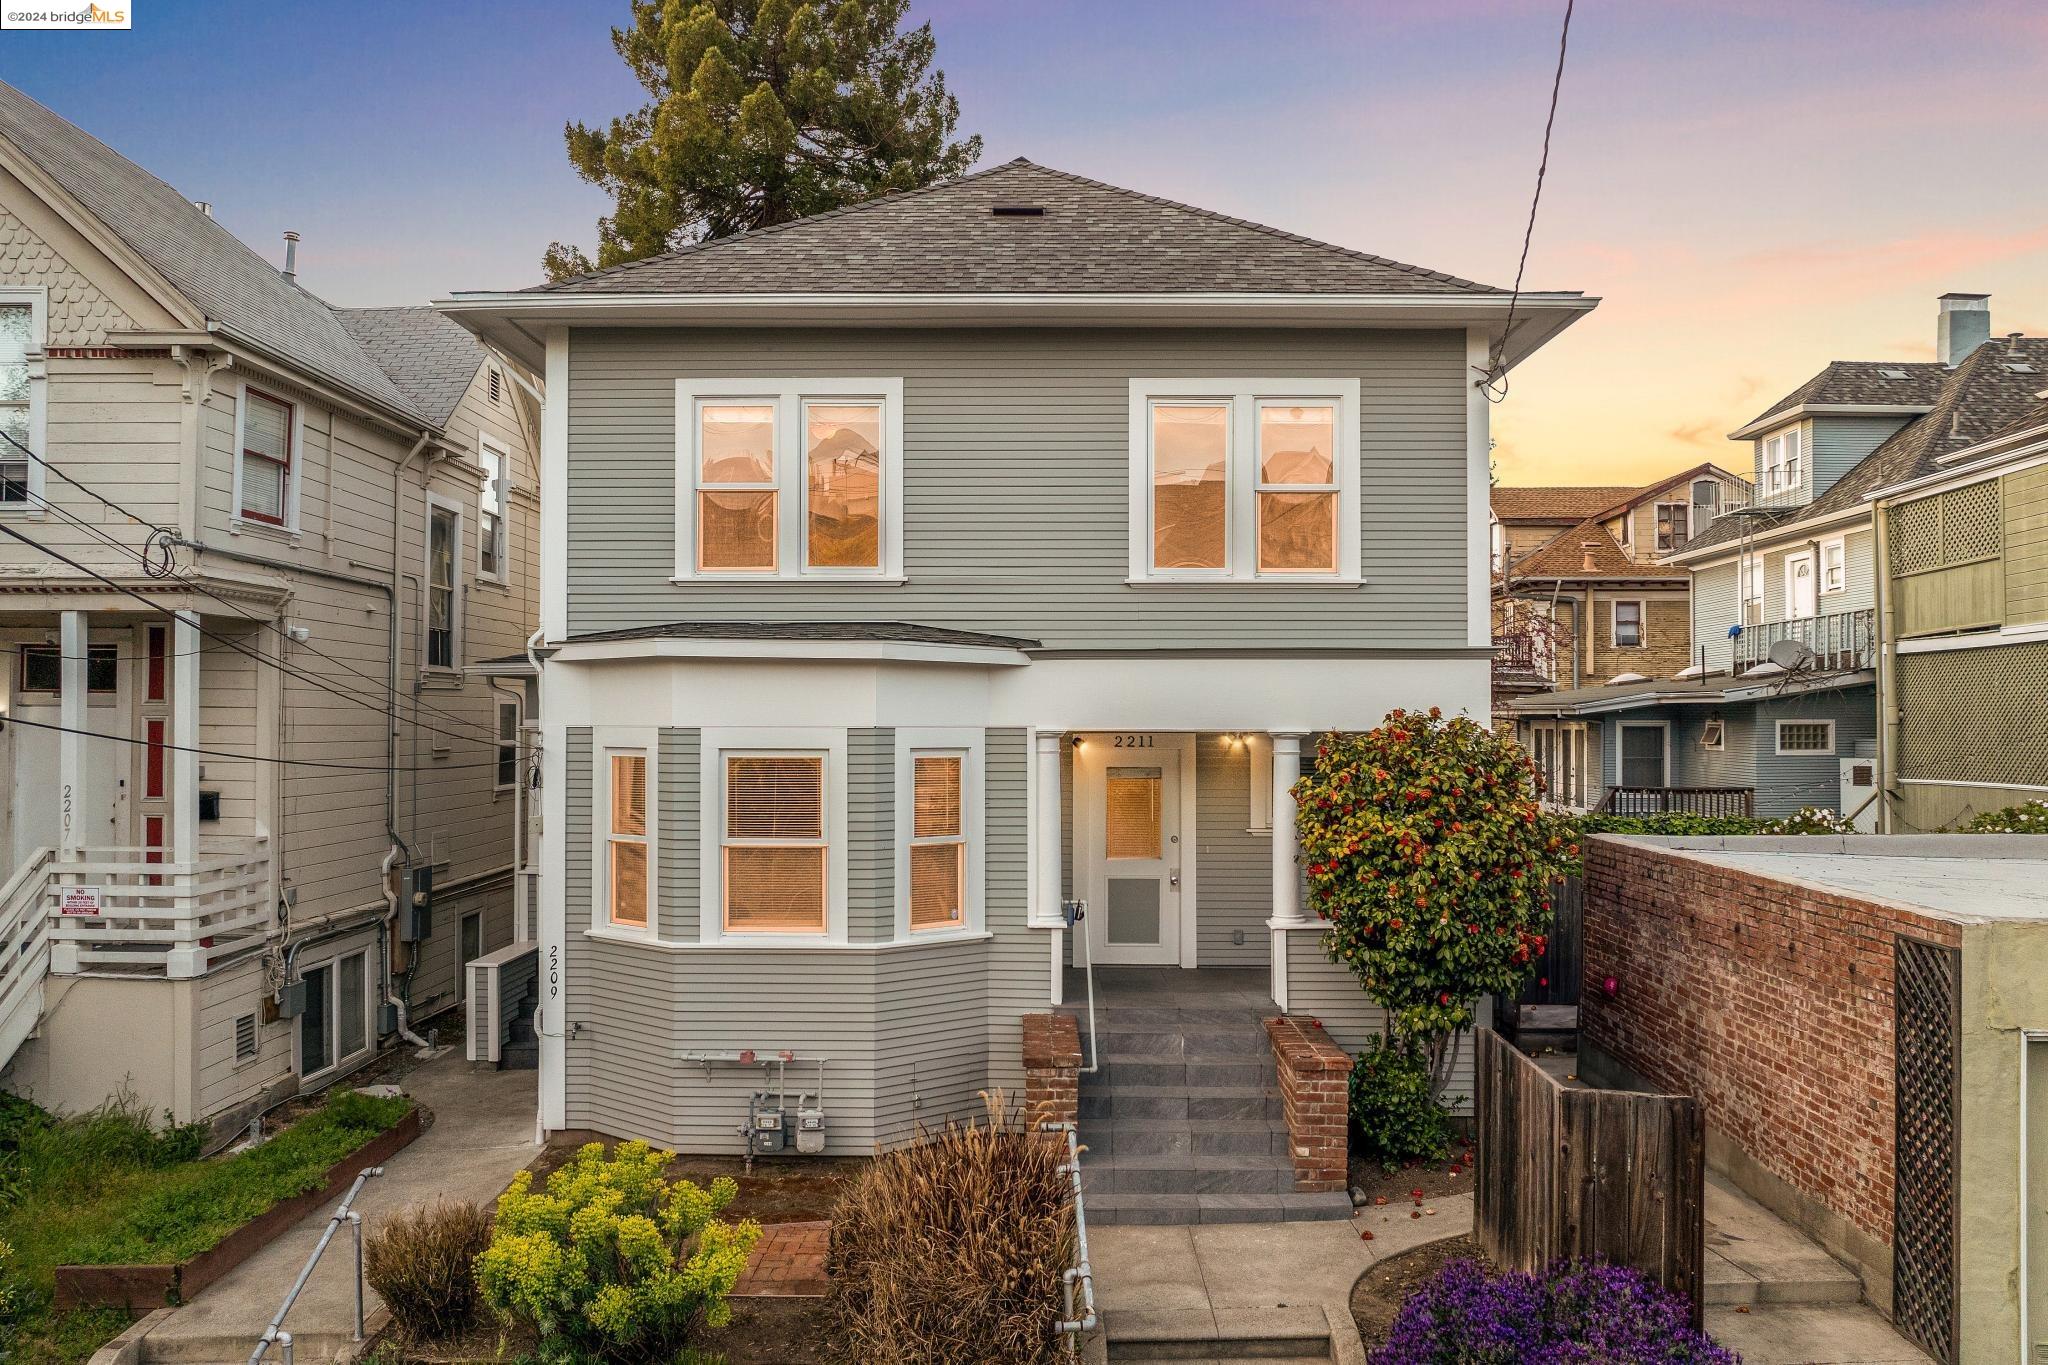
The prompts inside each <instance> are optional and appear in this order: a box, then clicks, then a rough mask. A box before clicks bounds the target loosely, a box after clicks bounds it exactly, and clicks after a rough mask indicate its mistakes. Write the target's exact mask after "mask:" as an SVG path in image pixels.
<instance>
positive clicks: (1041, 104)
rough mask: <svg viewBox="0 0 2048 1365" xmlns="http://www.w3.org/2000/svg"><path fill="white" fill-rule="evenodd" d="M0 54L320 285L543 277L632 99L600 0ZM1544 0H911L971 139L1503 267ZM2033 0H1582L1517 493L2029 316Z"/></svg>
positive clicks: (18, 39) (330, 17) (1548, 65)
mask: <svg viewBox="0 0 2048 1365" xmlns="http://www.w3.org/2000/svg"><path fill="white" fill-rule="evenodd" d="M130 8H131V9H132V10H133V11H134V14H135V28H134V30H133V31H132V32H128V33H93V34H42V33H36V34H23V33H7V34H0V77H4V79H6V80H7V81H9V82H11V83H13V84H15V85H17V86H20V87H21V88H23V89H25V90H27V91H28V92H29V93H30V94H31V95H33V96H35V97H36V98H37V99H39V100H42V101H43V102H44V103H46V104H48V105H50V106H51V107H52V108H54V109H56V110H57V111H58V112H59V113H61V114H63V115H65V116H66V117H68V118H70V119H72V120H74V121H75V122H77V123H80V124H81V125H83V126H84V127H85V128H87V129H88V130H89V131H91V132H93V133H94V134H96V135H98V136H99V137H101V138H103V139H104V140H106V141H107V142H109V143H111V144H112V145H113V146H114V147H116V148H117V149H119V150H120V151H122V152H123V153H125V154H126V155H128V156H130V157H132V158H133V159H135V160H137V161H139V162H141V163H142V164H143V165H145V166H147V167H149V168H150V169H151V170H152V171H154V172H156V173H157V174H159V175H161V176H163V177H164V178H165V179H166V180H169V181H170V182H171V183H172V184H174V185H176V186H178V187H179V189H180V190H182V191H183V192H185V193H186V194H187V195H189V196H190V197H192V198H195V199H207V200H211V201H212V202H213V203H214V204H215V206H216V212H217V214H218V215H219V217H220V218H221V219H222V221H223V222H224V223H226V225H227V226H228V227H229V228H231V229H232V230H233V231H235V232H236V233H238V234H240V235H241V236H242V237H243V238H244V239H245V240H247V241H249V242H250V243H251V244H253V245H254V246H256V247H257V249H258V250H260V251H262V252H264V253H265V254H267V255H273V256H275V255H276V254H277V252H278V240H279V237H280V234H281V233H282V232H283V231H284V230H285V229H286V228H296V229H298V230H299V231H301V232H302V233H303V234H304V236H305V242H304V244H303V246H302V248H301V280H302V282H303V283H305V284H306V285H307V287H309V288H311V289H313V290H314V291H315V292H318V293H320V294H322V295H324V296H325V297H327V298H329V299H330V300H332V301H334V302H337V303H343V304H380V303H401V302H416V301H420V300H424V299H427V298H431V297H437V296H442V295H445V294H447V293H449V292H451V291H453V290H456V289H471V288H492V287H509V286H518V285H524V284H529V283H533V282H534V281H535V280H537V279H538V278H539V274H540V271H539V261H540V254H541V251H542V250H543V249H544V248H545V247H546V246H547V244H548V242H549V241H550V240H552V239H555V238H562V239H565V240H570V241H576V242H580V243H583V244H585V245H589V244H591V243H592V242H593V241H594V238H595V233H594V230H593V225H594V222H595V219H596V217H597V215H598V214H599V213H600V212H602V211H603V210H604V209H605V207H606V202H605V200H604V198H603V196H602V195H600V194H599V193H598V192H597V191H595V190H593V189H591V188H590V187H588V186H586V185H584V184H582V183H581V182H580V181H579V180H577V179H576V177H575V176H574V175H573V174H572V173H571V171H570V170H569V168H568V165H567V162H566V159H565V157H564V155H563V151H562V142H561V128H562V124H563V123H564V122H565V121H566V120H568V119H571V118H582V119H586V120H591V121H596V120H599V119H603V118H607V117H609V116H611V115H614V114H617V113H621V112H624V111H626V110H627V109H629V108H632V107H635V106H636V105H637V104H638V103H639V100H640V91H639V88H638V86H636V85H635V84H634V83H633V81H632V80H631V78H630V77H629V76H628V74H627V73H626V71H625V69H624V67H623V66H622V65H621V64H620V63H619V61H618V60H617V58H616V56H615V55H614V54H613V53H612V50H611V46H610V41H609V26H610V25H611V24H612V23H614V22H621V21H623V20H624V18H625V16H626V5H625V4H624V3H623V0H620V3H616V4H614V3H610V0H435V3H431V4H420V3H417V0H405V2H404V3H385V2H384V0H352V3H348V4H338V3H337V4H326V3H320V4H313V3H304V4H278V3H275V0H271V3H253V2H249V3H245V2H244V0H220V2H219V3H202V2H201V0H184V2H180V0H131V5H130ZM1562 9H1563V3H1562V0H1557V3H1550V0H1544V2H1543V3H1536V4H1531V3H1522V2H1521V0H1351V2H1350V3H1309V2H1308V0H1292V2H1288V0H1258V3H1244V2H1238V0H1232V2H1230V3H1224V2H1223V0H1161V2H1159V3H1125V2H1119V3H1103V0H1058V2H1056V3H1040V2H1039V0H1032V3H1020V2H1019V0H929V2H928V3H922V4H918V5H917V6H916V8H915V9H914V11H913V14H914V16H915V17H916V18H918V19H926V18H928V19H930V20H932V21H933V23H934V26H935V28H936V31H937V34H938V45H939V60H940V64H941V65H942V66H943V67H944V69H945V71H946V74H947V77H948V80H949V82H950V84H951V86H952V88H953V90H954V91H955V93H956V94H957V95H958V97H959V100H960V105H961V128H962V131H963V132H978V133H980V134H981V135H982V136H983V138H984V140H985V143H986V147H985V152H984V159H985V162H986V163H995V162H1000V161H1005V160H1008V159H1009V158H1011V157H1014V156H1019V155H1023V156H1029V157H1031V158H1032V159H1033V160H1036V161H1040V162H1043V163H1045V164H1047V165H1051V166H1055V167H1059V168H1061V169H1064V170H1071V171H1076V172H1079V173H1082V174H1085V175H1090V176H1094V177H1097V178H1100V179H1104V180H1109V181H1112V182H1115V183H1117V184H1122V185H1128V186H1131V187H1133V188H1136V189H1141V190H1145V191H1148V192H1150V193H1155V194H1161V195H1166V196H1169V197H1172V198H1176V199H1182V200H1186V201H1188V202H1191V203H1195V204H1200V205H1203V206H1205V207H1209V208H1215V209H1219V210H1222V211H1224V212H1227V213H1232V214H1237V215H1241V216H1243V217H1247V218H1252V219H1255V220H1258V221H1261V222H1265V223H1270V224H1273V225H1275V226H1279V227H1283V228H1287V229H1290V230H1293V231H1297V232H1302V233H1306V234H1308V235H1310V236H1314V237H1320V238H1324V239H1326V240H1328V241H1332V242H1337V243H1341V244H1343V245H1346V246H1352V247H1357V248H1361V249H1364V250H1367V251H1371V252H1375V253H1377V254H1380V255H1384V256H1391V257H1394V258H1396V259H1399V260H1404V261H1410V262H1414V263H1416V264H1420V265H1426V266H1429V267H1431V268H1434V269H1439V270H1446V271H1450V272H1453V273H1455V274H1459V275H1464V276H1467V277H1470V278H1475V279H1480V280H1484V281H1487V282H1490V283H1499V284H1503V285H1504V284H1507V283H1508V282H1510V281H1511V280H1512V278H1513V275H1514V266H1515V256H1516V253H1517V251H1518V249H1519V247H1520V242H1521V230H1522V223H1523V218H1524V216H1525V215H1526V213H1527V211H1528V202H1529V191H1530V186H1531V182H1532V180H1533V177H1534V174H1535V167H1536V159H1537V153H1538V147H1539V141H1540V137H1541V132H1542V119H1543V112H1544V104H1545V100H1546V98H1547V96H1548V91H1549V82H1550V75H1551V70H1552V65H1553V63H1554V61H1555V59H1556V44H1557V26H1558V22H1559V19H1560V17H1561V14H1562ZM2044 71H2048V6H2044V5H2042V4H2040V3H2039V2H2038V0H1984V2H1982V3H1979V2H1977V0H1944V2H1936V0H1924V2H1923V0H1798V3H1796V4H1787V3H1785V2H1784V0H1701V2H1700V3H1676V2H1675V0H1627V2H1626V3H1622V2H1620V0H1582V3H1580V5H1579V9H1578V13H1577V16H1576V18H1575V20H1574V24H1573V31H1572V50H1571V57H1570V61H1569V64H1568V66H1567V68H1566V73H1565V87H1564V98H1563V102H1562V105H1561V107H1560V111H1559V114H1558V125H1557V132H1556V136H1555V141H1554V144H1553V150H1552V160H1551V175H1550V180H1549V183H1548V185H1547V187H1546V189H1545V193H1544V202H1543V211H1542V216H1541V218H1540V219H1539V221H1538V223H1537V229H1536V242H1535V249H1534V251H1533V253H1532V255H1531V257H1530V262H1529V274H1528V284H1529V285H1530V286H1531V287H1535V288H1547V289H1583V290H1585V291H1587V292H1588V293H1592V294H1597V295H1600V296H1601V297H1602V298H1603V299H1604V300H1605V302H1604V303H1603V304H1602V305H1601V307H1600V309H1599V311H1598V312H1596V313H1595V314H1594V315H1593V316H1592V317H1591V318H1589V319H1587V320H1585V321H1583V322H1581V323H1579V324H1578V325H1577V326H1575V327H1573V328H1572V329H1571V330H1570V331H1568V332H1567V333H1565V334H1564V335H1563V336H1562V337H1561V338H1559V339H1558V340H1557V341H1555V342H1553V343H1552V344H1551V346H1550V347H1549V348H1548V349H1546V350H1545V351H1544V352H1543V353H1541V354H1540V355H1539V356H1538V357H1537V358H1536V359H1535V360H1533V361H1532V362H1530V363H1529V364H1528V365H1526V366H1524V367H1523V368H1522V369H1520V370H1518V371H1517V372H1516V374H1515V376H1514V380H1513V391H1512V393H1511V394H1510V396H1509V398H1508V400H1507V402H1506V403H1505V404H1503V405H1502V407H1501V408H1500V409H1499V410H1498V413H1497V421H1496V428H1495V429H1496V434H1497V437H1498V440H1499V446H1498V448H1497V451H1496V456H1497V460H1498V464H1499V472H1500V477H1501V479H1502V481H1503V482H1506V483H1538V482H1580V483H1612V482H1623V481H1628V480H1633V479H1638V478H1647V477H1649V476H1651V475H1653V474H1655V473H1658V472H1661V471H1664V470H1668V469H1673V468H1677V467H1680V466H1682V465H1686V464H1691V463H1695V462H1697V461H1699V460H1703V459H1709V458H1713V459H1720V460H1723V461H1728V460H1731V459H1740V458H1741V456H1740V452H1739V448H1738V447H1736V446H1733V445H1731V444H1730V443H1729V442H1727V441H1726V440H1725V439H1724V434H1725V433H1726V432H1727V431H1728V430H1729V429H1731V428H1732V427H1734V426H1736V425H1738V424H1740V423H1741V422H1742V421H1744V420H1746V419H1748V418H1749V417H1751V416H1752V415H1754V414H1755V413H1756V411H1757V410H1758V409H1760V408H1761V407H1762V406H1763V405H1764V404H1765V403H1767V402H1769V401H1771V400H1772V399H1775V398H1776V397H1778V396H1779V395H1780V394H1781V393H1783V392H1785V391H1786V390H1788V389H1790V388H1792V387H1793V386H1794V385H1796V384H1797V383H1799V382H1800V381H1801V380H1803V379H1804V378H1806V377H1807V376H1808V375H1809V374H1811V373H1812V372H1813V371H1814V370H1815V369H1817V368H1818V367H1819V366H1820V365H1822V364H1824V363H1825V362H1826V361H1828V360H1830V359H1837V358H1842V359H1883V358H1897V359H1928V358H1930V357H1931V355H1932V352H1933V339H1934V313H1935V307H1934V300H1935V297H1936V296H1937V295H1939V294H1940V293H1942V292H1943V291H1945V290H1951V289H1957V290H1972V291H1980V292H1983V291H1988V292H1990V293H1991V294H1992V295H1993V297H1992V305H1991V306H1992V327H1993V330H1994V332H1996V333H2004V332H2008V331H2015V330H2025V331H2029V332H2032V333H2037V334H2038V333H2040V332H2042V331H2044V330H2048V179H2044V178H2043V176H2042V175H2041V173H2040V170H2041V167H2042V166H2043V165H2044V164H2048V145H2044V143H2048V138H2044V134H2043V131H2042V130H2043V128H2044V127H2048V118H2044V115H2048V83H2044V81H2043V80H2042V73H2043V72H2044Z"/></svg>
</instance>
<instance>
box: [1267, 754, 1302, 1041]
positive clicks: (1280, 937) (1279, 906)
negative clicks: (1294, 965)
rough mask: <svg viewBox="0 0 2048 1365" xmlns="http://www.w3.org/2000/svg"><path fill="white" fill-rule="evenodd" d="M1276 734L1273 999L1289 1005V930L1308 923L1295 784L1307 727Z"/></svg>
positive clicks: (1283, 1006) (1271, 924) (1269, 922)
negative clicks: (1303, 894) (1302, 881)
mask: <svg viewBox="0 0 2048 1365" xmlns="http://www.w3.org/2000/svg"><path fill="white" fill-rule="evenodd" d="M1267 733H1269V734H1270V735H1272V737H1273V917H1272V918H1271V919H1270V920H1267V921H1266V926H1267V928H1268V929H1270V930H1271V931H1272V938H1273V962H1272V975H1273V984H1272V991H1273V1003H1274V1004H1276V1005H1278V1006H1279V1007H1280V1008H1281V1009H1283V1010H1284V1009H1286V1008H1287V934H1288V931H1289V930H1290V929H1291V930H1295V931H1297V932H1298V931H1300V930H1302V929H1306V928H1308V927H1309V922H1308V920H1307V918H1306V917H1305V916H1304V915H1303V913H1302V908H1301V839H1300V836H1299V835H1298V833H1297V832H1296V830H1295V826H1294V815H1295V801H1294V784H1295V783H1296V782H1298V781H1300V780H1301V738H1302V736H1303V735H1305V734H1307V733H1308V732H1307V731H1306V730H1271V731H1268V732H1267Z"/></svg>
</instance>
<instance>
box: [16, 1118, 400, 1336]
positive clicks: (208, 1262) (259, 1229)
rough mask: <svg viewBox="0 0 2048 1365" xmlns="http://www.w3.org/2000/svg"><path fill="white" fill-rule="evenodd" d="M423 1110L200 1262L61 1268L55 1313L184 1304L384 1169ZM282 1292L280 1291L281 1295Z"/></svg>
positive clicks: (275, 1206) (266, 1212)
mask: <svg viewBox="0 0 2048 1365" xmlns="http://www.w3.org/2000/svg"><path fill="white" fill-rule="evenodd" d="M422 1127H423V1124H422V1122H421V1117H420V1107H419V1106H418V1105H417V1104H415V1105H414V1106H413V1107H412V1108H411V1109H410V1110H408V1111H407V1113H406V1115H405V1117H404V1118H402V1119H400V1120H399V1121H398V1122H397V1123H395V1124H393V1125H392V1126H391V1127H389V1128H387V1129H385V1130H384V1131H383V1132H381V1133H379V1134H377V1135H376V1136H375V1137H373V1138H371V1139H370V1140H369V1141H368V1142H365V1143H364V1144H363V1145H362V1146H360V1147H358V1148H356V1149H355V1150H354V1151H353V1152H350V1153H349V1154H348V1155H347V1156H345V1157H343V1158H342V1159H341V1160H339V1161H337V1162H335V1163H334V1164H333V1165H332V1166H330V1167H328V1168H327V1178H326V1179H325V1180H323V1181H321V1182H320V1184H319V1185H318V1186H317V1187H315V1188H313V1189H310V1190H307V1191H306V1192H305V1193H304V1194H297V1195H293V1196H292V1197H291V1198H289V1199H284V1200H280V1201H278V1202H277V1203H275V1204H272V1205H271V1206H270V1207H269V1208H267V1209H265V1210H264V1211H263V1212H262V1213H259V1214H257V1215H256V1216H255V1217H254V1218H252V1219H250V1220H249V1221H248V1222H246V1223H244V1224H242V1226H240V1227H238V1228H236V1229H235V1230H234V1231H233V1232H231V1233H229V1234H228V1235H227V1236H226V1237H223V1238H222V1239H221V1240H220V1241H219V1242H217V1243H215V1244H214V1245H213V1246H210V1247H208V1248H207V1249H206V1250H204V1251H202V1252H200V1253H199V1254H198V1255H197V1256H194V1257H192V1258H191V1259H190V1260H187V1261H180V1262H178V1263H177V1264H175V1265H60V1266H58V1267H57V1272H56V1274H57V1307H58V1308H60V1309H72V1308H101V1307H114V1308H125V1309H127V1310H128V1311H129V1312H131V1313H147V1312H149V1311H150V1310H151V1309H155V1308H162V1307H163V1306H164V1305H165V1304H176V1303H183V1302H185V1301H186V1300H188V1299H190V1298H191V1297H192V1296H193V1295H194V1294H197V1293H198V1292H199V1291H200V1290H202V1289H204V1288H206V1286H208V1285H210V1284H212V1283H213V1282H214V1281H216V1280H218V1279H220V1277H221V1276H223V1275H225V1274H227V1273H228V1272H229V1271H230V1270H233V1269H234V1268H235V1267H236V1266H238V1265H240V1264H241V1263H242V1262H244V1261H246V1260H248V1259H249V1258H250V1257H251V1256H254V1255H255V1254H256V1253H257V1252H259V1251H261V1250H263V1248H264V1247H266V1246H269V1245H270V1244H271V1243H272V1242H273V1241H275V1240H277V1238H278V1237H280V1236H281V1235H283V1233H284V1232H285V1230H286V1229H287V1228H289V1227H291V1225H292V1224H294V1223H296V1222H298V1221H299V1220H300V1219H301V1218H304V1217H305V1216H306V1215H307V1214H309V1213H311V1212H313V1210H315V1209H317V1208H319V1207H321V1206H322V1205H323V1204H326V1203H328V1202H330V1201H332V1200H337V1199H339V1198H340V1197H341V1196H342V1194H343V1192H344V1191H346V1190H347V1189H348V1187H349V1186H350V1185H352V1184H354V1183H355V1178H356V1177H357V1176H358V1175H360V1174H361V1173H362V1170H363V1168H364V1167H365V1166H378V1165H382V1164H383V1163H384V1162H385V1161H388V1160H390V1158H391V1157H392V1156H394V1155H396V1154H397V1153H398V1152H399V1151H401V1150H402V1149H404V1148H405V1147H406V1146H408V1145H409V1144H410V1143H411V1142H412V1140H413V1139H414V1138H416V1137H418V1136H419V1135H420V1131H421V1129H422ZM280 1292H282V1291H280Z"/></svg>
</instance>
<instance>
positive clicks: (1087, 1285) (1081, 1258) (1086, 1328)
mask: <svg viewBox="0 0 2048 1365" xmlns="http://www.w3.org/2000/svg"><path fill="white" fill-rule="evenodd" d="M1047 1126H1048V1127H1049V1128H1052V1129H1055V1130H1058V1131H1063V1132H1065V1133H1066V1135H1067V1165H1066V1170H1067V1173H1068V1174H1069V1175H1070V1176H1072V1177H1073V1181H1074V1247H1075V1251H1076V1253H1077V1255H1078V1259H1077V1261H1076V1262H1075V1264H1074V1265H1072V1266H1070V1267H1068V1268H1067V1269H1066V1270H1064V1271H1062V1272H1061V1274H1060V1281H1061V1283H1062V1285H1063V1286H1064V1291H1063V1292H1064V1293H1065V1294H1066V1298H1067V1317H1066V1318H1065V1319H1063V1320H1062V1321H1060V1322H1059V1323H1057V1324H1055V1325H1054V1327H1053V1330H1054V1331H1055V1332H1071V1333H1080V1332H1092V1331H1094V1330H1095V1325H1096V1323H1097V1321H1099V1319H1098V1318H1097V1316H1096V1312H1095V1271H1094V1268H1093V1267H1092V1266H1091V1265H1090V1264H1089V1261H1088V1210H1087V1207H1086V1205H1085V1204H1084V1203H1083V1202H1082V1195H1081V1140H1080V1137H1079V1135H1078V1134H1077V1133H1076V1132H1075V1129H1074V1125H1073V1124H1071V1123H1055V1124H1048V1125H1047ZM1076 1284H1078V1285H1080V1286H1081V1302H1082V1304H1083V1305H1084V1308H1085V1311H1084V1312H1083V1313H1082V1314H1081V1316H1079V1317H1075V1316H1074V1315H1073V1314H1074V1297H1073V1296H1074V1286H1075V1285H1076Z"/></svg>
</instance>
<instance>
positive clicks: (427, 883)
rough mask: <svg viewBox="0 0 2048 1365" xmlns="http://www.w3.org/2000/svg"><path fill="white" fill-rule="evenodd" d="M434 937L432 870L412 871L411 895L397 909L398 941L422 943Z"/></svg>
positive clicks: (429, 868)
mask: <svg viewBox="0 0 2048 1365" xmlns="http://www.w3.org/2000/svg"><path fill="white" fill-rule="evenodd" d="M433 936H434V869H433V868H432V867H416V868H414V869H413V870H412V895H411V896H410V897H409V898H408V899H407V901H406V903H405V904H403V905H401V906H400V907H399V913H398V941H399V942H400V943H424V942H425V941H426V940H428V939H430V938H432V937H433Z"/></svg>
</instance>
